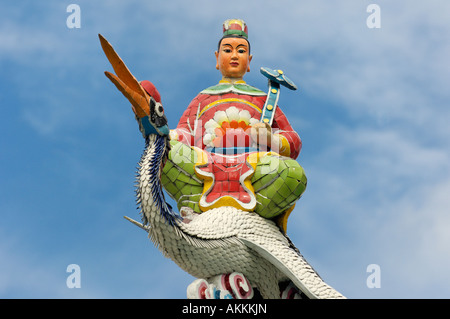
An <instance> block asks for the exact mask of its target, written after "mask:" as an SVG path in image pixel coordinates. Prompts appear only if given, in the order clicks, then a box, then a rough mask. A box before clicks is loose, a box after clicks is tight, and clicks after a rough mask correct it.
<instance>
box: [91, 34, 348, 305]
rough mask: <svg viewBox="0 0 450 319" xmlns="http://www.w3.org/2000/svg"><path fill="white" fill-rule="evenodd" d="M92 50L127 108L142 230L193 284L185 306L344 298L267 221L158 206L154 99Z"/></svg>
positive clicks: (162, 144)
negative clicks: (134, 128) (140, 145)
mask: <svg viewBox="0 0 450 319" xmlns="http://www.w3.org/2000/svg"><path fill="white" fill-rule="evenodd" d="M99 38H100V43H101V46H102V48H103V51H104V52H105V54H106V56H107V58H108V60H109V61H110V63H111V65H112V67H113V69H114V71H115V74H113V73H110V72H108V71H105V75H106V76H107V77H108V78H109V80H111V81H112V83H114V85H115V86H116V87H117V88H118V89H119V90H120V91H121V92H122V93H123V95H124V96H125V97H126V98H127V99H128V100H129V101H130V103H131V105H132V109H133V111H134V113H135V115H136V119H137V121H138V123H139V126H140V129H141V131H142V132H144V138H145V150H144V152H143V154H142V157H141V160H140V162H139V165H138V172H137V187H136V196H137V203H138V206H139V208H140V213H141V217H142V223H140V222H137V221H135V220H133V219H131V218H129V217H125V218H126V219H128V220H129V221H131V222H132V223H133V224H135V225H137V226H139V227H140V228H142V229H144V230H145V231H146V232H147V233H148V237H149V238H150V239H151V241H152V242H153V243H154V244H155V245H156V246H157V247H158V248H159V250H160V251H161V252H162V253H163V255H164V256H166V257H169V258H170V259H171V260H173V261H174V262H175V263H176V264H177V265H178V266H179V267H180V268H182V269H183V270H184V271H186V272H187V273H189V274H191V275H192V276H194V277H196V278H198V279H196V280H195V281H194V282H193V283H192V284H191V285H189V287H188V289H187V295H188V298H252V297H255V296H257V295H258V294H259V296H260V297H262V298H264V299H278V298H294V297H295V298H307V299H324V298H345V297H344V296H343V295H342V294H341V293H339V292H338V291H336V290H335V289H333V288H332V287H331V286H329V285H328V284H326V283H325V282H324V281H323V280H322V279H321V277H320V276H319V275H318V274H317V272H316V271H315V270H314V269H313V268H312V267H311V265H310V264H309V263H308V262H307V261H306V259H305V258H304V257H303V256H302V255H301V254H300V252H299V250H298V249H297V248H296V247H295V246H294V244H293V243H292V241H291V240H290V239H289V238H288V237H287V235H286V234H284V233H283V232H282V231H280V228H279V227H278V226H277V225H276V223H275V222H273V221H272V220H270V219H266V218H264V217H262V216H260V215H258V214H256V213H255V212H252V211H244V210H241V209H238V208H235V207H232V206H223V207H217V208H212V209H210V210H207V211H206V212H203V213H201V214H189V210H186V211H184V212H181V214H178V213H176V212H174V210H173V209H172V207H171V206H170V205H169V204H167V203H166V201H165V198H164V193H163V189H162V185H161V181H160V178H161V171H162V169H163V167H164V165H165V162H166V160H167V158H168V154H169V151H170V142H169V141H170V135H169V133H170V131H169V129H168V124H167V118H166V116H165V114H164V109H163V106H162V104H161V101H160V96H159V93H158V92H157V90H156V88H155V87H154V86H153V84H151V83H150V82H149V81H142V82H138V81H137V80H136V78H135V77H134V76H133V75H132V73H131V72H130V71H129V69H128V68H127V67H126V65H125V63H124V62H123V61H122V59H121V58H120V57H119V56H118V55H117V53H116V52H115V50H114V49H113V47H112V46H111V44H110V43H109V42H108V41H107V40H106V39H105V38H104V37H103V36H102V35H100V34H99Z"/></svg>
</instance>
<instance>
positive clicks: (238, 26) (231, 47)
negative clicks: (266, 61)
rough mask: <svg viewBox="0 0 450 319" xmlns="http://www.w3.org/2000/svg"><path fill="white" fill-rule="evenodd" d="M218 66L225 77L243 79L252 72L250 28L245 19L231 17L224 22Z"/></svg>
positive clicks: (217, 53)
mask: <svg viewBox="0 0 450 319" xmlns="http://www.w3.org/2000/svg"><path fill="white" fill-rule="evenodd" d="M215 55H216V61H217V64H216V68H217V69H218V70H219V71H220V72H221V73H222V76H223V77H224V78H229V79H238V80H241V79H242V78H243V76H244V74H245V73H247V72H250V61H251V60H252V55H251V54H250V42H249V41H248V28H247V25H246V24H245V22H244V21H243V20H240V19H229V20H226V21H225V22H224V23H223V37H222V38H221V39H220V41H219V45H218V48H217V51H216V53H215Z"/></svg>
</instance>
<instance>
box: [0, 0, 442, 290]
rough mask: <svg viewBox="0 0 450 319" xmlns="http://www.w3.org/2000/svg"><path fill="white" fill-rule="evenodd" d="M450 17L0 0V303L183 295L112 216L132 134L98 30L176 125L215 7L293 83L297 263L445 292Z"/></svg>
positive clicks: (270, 5) (208, 66)
mask: <svg viewBox="0 0 450 319" xmlns="http://www.w3.org/2000/svg"><path fill="white" fill-rule="evenodd" d="M194 3H195V4H194ZM71 4H76V5H78V8H79V9H80V15H79V17H80V19H79V20H78V21H79V22H80V24H79V27H72V28H71V26H73V25H71V23H70V22H71V21H72V22H73V21H75V20H72V18H71V14H73V13H74V11H72V10H68V7H69V5H71ZM370 4H376V5H378V7H377V8H378V9H379V11H378V12H379V13H380V14H379V20H376V21H378V22H379V25H378V26H379V27H378V28H370V26H372V25H371V24H370V22H371V21H374V20H371V18H372V17H371V14H373V13H374V12H375V11H371V10H369V12H368V7H369V5H370ZM70 8H71V7H69V9H70ZM68 11H69V12H68ZM449 16H450V3H449V2H447V1H444V0H440V1H438V0H430V1H406V0H394V1H392V0H391V1H386V0H371V1H351V0H343V1H339V2H337V1H325V0H317V1H297V0H296V1H294V0H290V1H288V0H281V1H277V2H273V1H266V0H262V1H245V2H244V1H235V0H229V1H227V2H223V1H216V0H214V1H210V0H208V1H206V0H201V1H190V2H187V1H181V0H176V1H116V0H110V1H76V2H75V1H74V2H70V1H56V0H55V1H52V0H50V1H39V2H36V1H26V0H24V1H20V2H14V3H13V2H6V1H3V2H2V3H1V4H0V39H1V40H0V112H1V113H0V114H1V116H0V130H1V133H2V134H1V138H0V150H1V152H0V216H1V219H0V298H162V299H166V298H168V299H183V298H186V287H187V286H188V285H189V284H190V283H191V282H192V281H193V280H194V279H195V278H193V277H192V276H190V275H189V274H187V273H185V272H184V271H183V270H181V269H180V268H178V266H176V265H175V264H174V263H173V262H172V261H171V260H170V259H168V258H165V257H163V256H162V254H161V253H160V252H159V251H158V249H157V248H155V247H154V246H153V244H152V243H151V242H150V240H149V239H148V238H147V236H146V233H145V232H144V231H142V230H140V229H139V228H137V227H136V226H134V225H132V224H130V223H129V222H127V221H126V220H125V219H124V218H123V216H125V215H127V216H130V217H132V218H134V219H139V212H138V210H137V209H136V203H135V198H134V180H135V173H136V166H137V162H138V161H139V158H140V156H141V154H142V151H143V149H144V141H143V139H142V136H141V135H140V132H139V130H138V126H137V123H136V122H135V120H134V115H133V113H132V110H131V107H130V105H129V103H128V101H127V100H126V99H125V98H124V97H123V96H122V95H121V94H120V92H119V91H117V89H116V88H115V87H114V86H113V85H112V84H111V83H110V82H109V80H108V79H107V78H106V77H105V76H104V74H103V72H104V71H105V70H108V71H112V68H111V66H110V65H109V63H108V61H107V59H106V57H105V56H104V54H103V52H102V50H101V47H100V43H99V40H98V36H97V35H98V34H99V33H101V34H102V35H103V36H105V37H106V38H107V39H108V41H109V42H110V43H111V44H112V45H113V46H114V48H115V49H116V51H117V52H118V53H119V55H120V56H121V57H122V58H123V59H124V61H125V63H126V64H127V65H128V67H129V68H130V70H131V72H132V73H133V74H134V75H135V76H136V78H138V79H139V80H144V79H145V80H150V81H152V82H153V83H154V84H155V85H156V87H157V88H158V90H159V92H160V93H161V96H162V102H163V105H164V107H165V112H166V114H167V117H168V120H169V125H170V126H171V127H175V126H176V124H177V123H178V120H179V118H180V116H181V114H182V112H183V111H184V109H185V108H186V107H187V105H188V104H189V102H190V101H191V100H192V99H193V98H194V97H195V96H196V95H197V94H198V92H200V91H201V90H203V89H204V88H206V87H209V86H211V85H214V84H216V83H217V82H218V81H219V80H220V74H219V72H218V71H217V70H216V69H215V57H214V51H215V50H216V47H217V42H218V40H219V38H220V36H221V32H222V22H223V21H224V20H226V19H228V18H241V19H244V20H245V21H246V23H247V25H248V28H249V39H250V42H251V46H252V49H251V50H252V54H253V60H252V62H251V71H250V73H248V74H247V75H246V76H245V78H244V79H245V80H246V81H247V83H248V84H250V85H253V86H255V87H258V88H260V89H262V90H266V89H267V80H266V79H265V78H264V77H263V76H262V75H261V74H260V73H259V71H258V70H259V68H260V67H261V66H266V67H271V68H273V69H282V70H283V71H284V72H285V74H286V75H287V76H288V77H289V78H290V79H291V80H293V81H294V82H295V83H296V85H297V86H298V87H299V90H297V91H289V90H282V92H281V95H280V100H279V105H280V107H281V108H282V109H283V111H284V113H285V114H286V116H287V117H288V119H289V121H290V123H291V125H292V126H293V127H294V129H295V130H296V131H297V132H298V133H299V135H300V137H301V138H302V141H303V149H302V152H301V154H300V156H299V157H298V159H297V160H298V162H299V163H300V164H301V165H302V166H303V168H304V169H305V172H306V175H307V177H308V187H307V189H306V192H305V193H304V195H303V197H302V198H301V199H300V201H299V202H298V203H297V205H296V208H295V210H294V211H293V213H292V214H291V216H290V218H289V222H288V227H287V233H288V235H289V237H290V238H291V239H292V241H293V242H294V243H295V245H296V246H297V247H298V248H299V250H300V251H301V252H302V254H303V255H304V256H305V258H306V259H307V260H308V261H309V262H310V263H311V264H312V266H313V267H314V268H315V269H316V270H317V271H318V273H319V274H320V275H321V277H322V278H323V279H324V280H325V281H326V282H327V283H328V284H330V285H331V286H333V287H334V288H336V289H337V290H338V291H340V292H341V293H342V294H344V295H345V296H346V297H348V298H358V299H359V298H362V299H372V298H373V299H378V298H388V299H391V298H393V299H404V298H408V299H409V298H412V299H415V298H450V272H449V271H448V269H449V268H450V253H449V250H450V249H449V244H450V214H449V212H450V211H449V207H450V196H448V194H449V193H450V164H449V163H450V139H449V136H450V125H448V123H449V121H450V107H449V106H450V105H449V104H450V90H449V89H448V88H449V86H450V22H449V21H448V17H449ZM368 18H369V23H368ZM68 19H69V23H68V21H67V20H68ZM169 203H170V200H169ZM72 264H75V265H78V266H79V270H80V273H79V274H80V276H79V279H80V281H79V283H80V287H79V288H77V287H75V288H69V286H70V285H68V284H67V282H68V279H69V277H70V276H71V274H73V273H72V272H71V271H70V270H69V271H68V266H69V265H72ZM373 265H375V268H374V266H373ZM69 269H70V268H69ZM373 269H376V270H375V271H374V270H373ZM374 276H376V277H374ZM373 278H375V279H374V280H376V283H377V284H376V285H375V286H374V285H373V284H372V285H371V284H370V283H371V282H372V283H374V281H371V280H372V279H373Z"/></svg>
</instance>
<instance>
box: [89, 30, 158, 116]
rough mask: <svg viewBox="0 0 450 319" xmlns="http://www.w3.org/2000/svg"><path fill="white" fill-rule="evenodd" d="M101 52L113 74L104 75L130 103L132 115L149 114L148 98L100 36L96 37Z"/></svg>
mask: <svg viewBox="0 0 450 319" xmlns="http://www.w3.org/2000/svg"><path fill="white" fill-rule="evenodd" d="M98 37H99V39H100V44H101V45H102V48H103V52H105V55H106V57H107V58H108V60H109V62H110V63H111V65H112V67H113V69H114V72H115V73H116V74H112V73H111V72H108V71H105V75H106V77H107V78H108V79H110V80H111V82H112V83H114V85H115V86H116V87H117V89H118V90H119V91H120V92H122V94H123V95H124V96H125V97H126V98H127V99H128V101H130V103H131V106H132V108H133V112H134V114H136V116H137V117H138V118H143V117H145V116H147V115H149V113H150V106H149V105H150V96H149V95H148V94H147V92H145V90H144V88H143V87H142V86H141V85H140V84H139V82H138V80H137V79H136V78H135V77H134V75H133V74H132V73H131V72H130V70H129V69H128V68H127V66H126V65H125V63H124V62H123V61H122V59H121V58H120V57H119V55H118V54H117V53H116V51H114V49H113V47H112V45H111V44H110V43H109V42H108V41H107V40H106V39H105V38H104V37H103V36H102V35H101V34H99V35H98Z"/></svg>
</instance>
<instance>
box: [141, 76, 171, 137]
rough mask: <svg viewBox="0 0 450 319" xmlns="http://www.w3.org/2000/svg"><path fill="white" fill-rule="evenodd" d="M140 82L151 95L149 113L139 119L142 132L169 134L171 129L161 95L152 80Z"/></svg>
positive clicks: (146, 133)
mask: <svg viewBox="0 0 450 319" xmlns="http://www.w3.org/2000/svg"><path fill="white" fill-rule="evenodd" d="M140 84H141V86H142V87H143V88H144V90H145V92H146V93H147V94H148V95H149V114H148V115H147V116H145V117H143V118H141V119H138V120H139V124H140V129H141V131H142V133H143V134H144V135H145V136H147V135H149V134H158V135H161V136H168V135H169V132H170V131H169V127H168V125H167V118H166V115H165V114H164V108H163V106H162V104H161V95H160V94H159V92H158V90H157V89H156V87H155V86H154V85H153V83H152V82H150V81H147V80H144V81H142V82H141V83H140Z"/></svg>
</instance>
